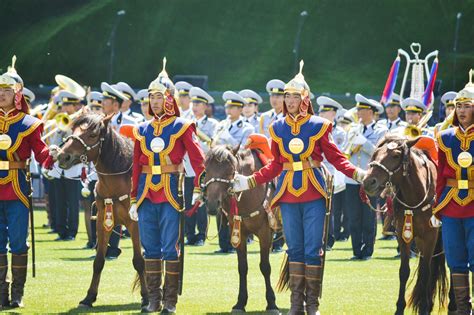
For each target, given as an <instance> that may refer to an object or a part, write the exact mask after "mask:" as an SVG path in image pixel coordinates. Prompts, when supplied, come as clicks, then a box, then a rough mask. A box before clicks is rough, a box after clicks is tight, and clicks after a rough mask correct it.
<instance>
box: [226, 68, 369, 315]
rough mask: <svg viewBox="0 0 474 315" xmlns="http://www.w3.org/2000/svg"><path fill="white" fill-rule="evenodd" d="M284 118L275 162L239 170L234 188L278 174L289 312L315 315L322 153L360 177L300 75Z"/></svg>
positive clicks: (291, 86)
mask: <svg viewBox="0 0 474 315" xmlns="http://www.w3.org/2000/svg"><path fill="white" fill-rule="evenodd" d="M284 95H285V101H284V105H283V112H284V114H285V118H284V119H280V120H278V121H276V122H274V123H273V124H272V125H271V126H270V135H271V137H272V142H271V150H272V153H273V156H274V160H272V162H271V163H270V164H267V165H266V166H264V167H263V168H262V169H261V170H260V171H258V172H256V173H254V174H253V175H251V176H243V175H240V174H237V175H236V177H235V179H234V180H235V183H234V190H235V191H236V192H239V191H243V190H247V189H250V188H253V187H255V185H257V184H263V183H265V182H269V181H271V180H272V179H273V178H275V177H276V176H278V175H280V173H281V175H280V177H279V179H278V184H277V188H276V192H275V197H274V199H273V200H272V206H273V207H274V206H276V205H279V206H280V207H281V214H282V219H283V230H284V234H285V239H286V242H287V244H288V251H287V253H288V258H289V273H290V279H289V281H290V283H289V285H290V289H291V298H290V300H291V309H290V312H289V314H303V313H304V310H305V309H304V304H305V302H306V312H307V314H317V313H319V312H318V308H319V292H320V289H321V273H322V269H321V250H322V245H323V244H322V241H323V226H324V218H325V214H326V200H325V198H326V197H327V195H326V188H325V181H324V179H323V176H322V174H321V162H322V161H323V154H324V155H325V156H326V158H327V159H328V161H330V162H331V163H332V164H333V165H334V166H335V167H336V169H338V170H340V171H342V172H343V173H344V174H345V175H347V176H350V177H351V178H352V177H354V178H357V179H358V180H361V179H362V176H363V175H364V172H363V171H361V172H359V170H357V169H356V167H355V166H354V165H352V164H351V163H350V162H349V161H348V160H347V159H346V158H345V157H344V155H343V154H342V153H341V152H340V151H339V149H338V148H337V146H336V145H335V144H334V142H333V141H332V139H331V137H330V133H331V132H332V123H331V122H330V121H328V120H326V119H323V118H320V117H317V116H314V115H313V108H312V104H311V102H310V99H309V88H308V85H307V84H306V82H305V81H304V78H303V76H302V74H301V71H300V73H299V74H298V75H297V76H296V77H295V78H294V79H293V80H291V81H290V82H288V83H287V84H286V85H285V94H284Z"/></svg>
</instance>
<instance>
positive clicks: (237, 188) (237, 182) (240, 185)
mask: <svg viewBox="0 0 474 315" xmlns="http://www.w3.org/2000/svg"><path fill="white" fill-rule="evenodd" d="M249 178H250V176H244V175H241V174H235V177H234V187H233V188H234V192H241V191H244V190H249V189H250V188H251V187H250V185H249Z"/></svg>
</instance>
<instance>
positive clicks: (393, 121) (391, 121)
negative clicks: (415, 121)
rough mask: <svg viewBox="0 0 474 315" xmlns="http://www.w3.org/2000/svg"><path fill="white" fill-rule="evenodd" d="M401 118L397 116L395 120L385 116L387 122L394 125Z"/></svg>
mask: <svg viewBox="0 0 474 315" xmlns="http://www.w3.org/2000/svg"><path fill="white" fill-rule="evenodd" d="M401 120H402V119H401V118H400V117H397V119H395V120H390V119H388V118H387V122H388V123H392V124H395V125H397V124H399V123H400V121H401Z"/></svg>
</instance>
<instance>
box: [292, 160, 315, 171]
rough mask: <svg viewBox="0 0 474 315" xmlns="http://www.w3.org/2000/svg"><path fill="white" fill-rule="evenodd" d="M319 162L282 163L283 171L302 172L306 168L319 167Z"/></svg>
mask: <svg viewBox="0 0 474 315" xmlns="http://www.w3.org/2000/svg"><path fill="white" fill-rule="evenodd" d="M320 166H321V162H318V161H300V162H285V163H283V170H285V171H302V170H306V169H308V168H315V167H320Z"/></svg>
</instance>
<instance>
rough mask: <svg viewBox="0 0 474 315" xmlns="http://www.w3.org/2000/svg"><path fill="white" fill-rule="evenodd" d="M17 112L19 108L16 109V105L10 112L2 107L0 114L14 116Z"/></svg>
mask: <svg viewBox="0 0 474 315" xmlns="http://www.w3.org/2000/svg"><path fill="white" fill-rule="evenodd" d="M16 114H18V109H16V108H15V107H13V108H12V109H10V110H9V111H8V112H4V111H3V109H0V116H1V117H13V116H15V115H16Z"/></svg>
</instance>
